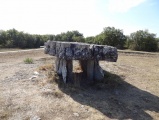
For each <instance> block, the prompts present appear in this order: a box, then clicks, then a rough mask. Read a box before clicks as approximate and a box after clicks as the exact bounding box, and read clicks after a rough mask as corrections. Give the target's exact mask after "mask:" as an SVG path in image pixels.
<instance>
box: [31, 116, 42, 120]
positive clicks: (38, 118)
mask: <svg viewBox="0 0 159 120" xmlns="http://www.w3.org/2000/svg"><path fill="white" fill-rule="evenodd" d="M30 120H41V118H40V117H39V116H34V117H31V118H30Z"/></svg>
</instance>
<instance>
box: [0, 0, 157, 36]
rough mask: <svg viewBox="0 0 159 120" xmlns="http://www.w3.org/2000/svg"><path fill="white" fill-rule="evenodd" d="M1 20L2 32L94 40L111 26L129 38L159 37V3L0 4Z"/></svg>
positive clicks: (57, 0) (13, 0) (38, 0)
mask: <svg viewBox="0 0 159 120" xmlns="http://www.w3.org/2000/svg"><path fill="white" fill-rule="evenodd" d="M0 16H1V17H0V29H2V30H8V29H12V28H15V29H17V30H19V31H24V32H28V33H32V34H58V33H61V32H66V31H68V30H70V31H71V30H78V31H79V32H81V33H83V34H84V36H94V35H97V34H99V33H100V32H102V30H103V28H104V27H108V26H111V27H115V28H118V29H122V30H123V32H124V34H126V35H129V34H130V33H132V32H135V31H137V30H145V29H148V30H149V32H151V33H155V34H157V36H159V30H158V29H159V22H158V21H159V1H158V0H1V1H0Z"/></svg>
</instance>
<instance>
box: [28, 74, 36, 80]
mask: <svg viewBox="0 0 159 120" xmlns="http://www.w3.org/2000/svg"><path fill="white" fill-rule="evenodd" d="M37 77H38V76H36V75H33V76H32V77H31V78H29V79H30V80H32V79H34V78H37Z"/></svg>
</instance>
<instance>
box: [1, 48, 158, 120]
mask: <svg viewBox="0 0 159 120" xmlns="http://www.w3.org/2000/svg"><path fill="white" fill-rule="evenodd" d="M27 57H30V58H33V60H34V63H33V64H25V63H24V62H23V60H24V59H25V58H27ZM52 64H54V58H53V57H50V56H49V55H45V54H44V53H43V50H42V49H41V50H36V51H25V52H17V53H6V54H5V53H3V54H2V53H0V120H109V119H120V120H122V119H132V120H153V119H154V120H158V119H159V54H154V55H152V54H148V53H147V54H137V53H135V54H131V53H119V58H118V61H117V62H116V63H111V62H105V61H102V62H100V65H101V67H102V68H103V69H104V70H105V71H106V72H105V78H104V80H103V81H102V82H99V83H96V84H95V85H92V86H87V87H81V88H79V87H74V86H71V85H63V84H62V83H61V82H55V79H56V81H57V80H58V77H57V76H56V75H55V74H54V71H52V67H50V66H51V65H52ZM35 71H37V72H38V73H39V74H37V72H35ZM30 78H32V79H30Z"/></svg>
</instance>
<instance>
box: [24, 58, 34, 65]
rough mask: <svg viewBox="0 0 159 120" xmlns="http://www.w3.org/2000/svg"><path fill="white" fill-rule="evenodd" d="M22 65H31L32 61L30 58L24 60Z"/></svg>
mask: <svg viewBox="0 0 159 120" xmlns="http://www.w3.org/2000/svg"><path fill="white" fill-rule="evenodd" d="M24 63H26V64H32V63H33V59H32V58H26V59H25V60H24Z"/></svg>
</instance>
